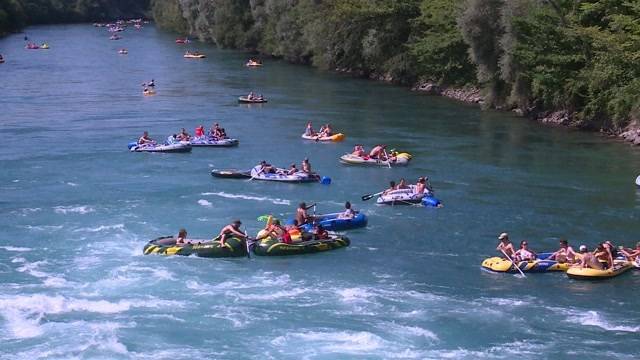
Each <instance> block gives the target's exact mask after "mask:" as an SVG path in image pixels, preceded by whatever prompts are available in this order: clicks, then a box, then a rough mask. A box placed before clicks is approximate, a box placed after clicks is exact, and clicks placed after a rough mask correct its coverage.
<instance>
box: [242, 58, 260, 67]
mask: <svg viewBox="0 0 640 360" xmlns="http://www.w3.org/2000/svg"><path fill="white" fill-rule="evenodd" d="M246 66H248V67H258V66H262V63H259V62H257V61H252V60H249V61H248V62H247V63H246Z"/></svg>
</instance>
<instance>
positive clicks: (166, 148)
mask: <svg viewBox="0 0 640 360" xmlns="http://www.w3.org/2000/svg"><path fill="white" fill-rule="evenodd" d="M128 147H129V150H130V151H132V152H170V153H185V152H190V151H191V145H189V144H187V143H175V144H168V145H138V143H137V142H135V141H133V142H130V143H129V145H128Z"/></svg>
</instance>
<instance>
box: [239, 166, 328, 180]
mask: <svg viewBox="0 0 640 360" xmlns="http://www.w3.org/2000/svg"><path fill="white" fill-rule="evenodd" d="M250 175H251V179H255V180H263V181H279V182H289V183H304V182H318V181H320V180H321V178H320V175H318V174H316V173H307V172H304V171H297V172H295V173H292V174H289V173H287V171H286V169H275V172H266V171H263V169H262V166H261V165H257V166H255V167H254V168H253V169H251V172H250Z"/></svg>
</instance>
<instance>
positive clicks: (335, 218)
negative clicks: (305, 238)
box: [300, 212, 368, 232]
mask: <svg viewBox="0 0 640 360" xmlns="http://www.w3.org/2000/svg"><path fill="white" fill-rule="evenodd" d="M343 214H344V213H342V212H339V213H332V214H322V215H314V216H313V222H312V223H307V224H304V225H301V226H300V229H301V230H304V231H307V232H309V231H311V230H312V229H313V227H314V225H320V226H322V228H323V229H325V230H327V231H344V230H350V229H357V228H361V227H365V226H367V221H368V219H367V216H366V215H365V214H363V213H361V212H357V213H356V214H355V215H354V217H353V218H344V217H341V215H343Z"/></svg>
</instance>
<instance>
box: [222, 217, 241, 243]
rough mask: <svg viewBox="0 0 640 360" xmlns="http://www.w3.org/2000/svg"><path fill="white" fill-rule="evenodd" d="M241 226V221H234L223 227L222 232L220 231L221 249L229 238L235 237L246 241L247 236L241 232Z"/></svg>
mask: <svg viewBox="0 0 640 360" xmlns="http://www.w3.org/2000/svg"><path fill="white" fill-rule="evenodd" d="M240 225H242V222H241V221H240V220H234V221H233V222H232V223H231V224H229V225H227V226H225V227H223V228H222V230H220V246H221V247H222V246H224V245H225V243H224V241H225V240H226V239H227V237H228V236H235V237H238V238H240V239H246V236H245V234H244V233H242V232H240Z"/></svg>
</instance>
